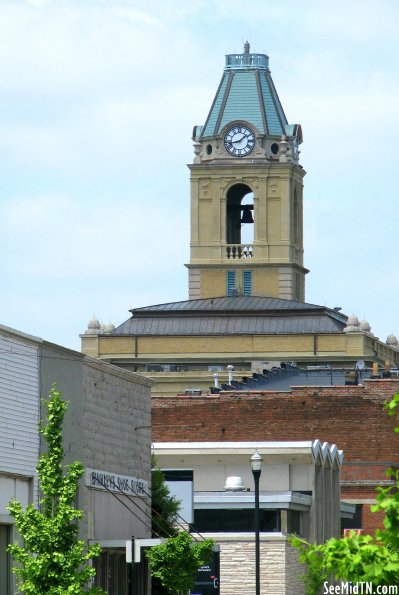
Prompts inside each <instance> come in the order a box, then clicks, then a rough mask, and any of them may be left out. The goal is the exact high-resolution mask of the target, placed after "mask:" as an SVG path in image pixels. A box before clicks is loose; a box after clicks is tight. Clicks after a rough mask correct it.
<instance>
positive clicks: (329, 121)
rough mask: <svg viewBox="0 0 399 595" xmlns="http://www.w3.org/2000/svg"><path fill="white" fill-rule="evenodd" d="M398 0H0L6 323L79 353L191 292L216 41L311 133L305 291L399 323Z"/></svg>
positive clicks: (217, 75)
mask: <svg viewBox="0 0 399 595" xmlns="http://www.w3.org/2000/svg"><path fill="white" fill-rule="evenodd" d="M398 27H399V3H398V2H397V0H375V1H374V0H351V1H348V0H345V1H343V0H336V1H335V2H333V3H332V2H324V1H323V0H307V1H306V2H301V3H299V2H298V1H297V0H285V1H284V2H276V0H251V2H248V1H247V0H235V1H234V2H232V1H231V0H201V1H199V0H190V2H188V1H187V2H186V1H183V0H151V2H148V1H147V2H143V1H139V0H84V1H83V0H0V254H1V256H2V258H1V280H0V287H1V291H0V313H1V317H0V324H3V325H5V326H9V327H11V328H14V329H17V330H19V331H22V332H25V333H29V334H32V335H35V336H39V337H42V338H43V339H46V340H48V341H52V342H55V343H59V344H60V345H63V346H65V347H70V348H72V349H77V350H80V338H79V334H80V333H82V332H84V330H85V329H86V328H87V323H88V321H89V320H90V319H91V318H92V316H93V315H95V316H96V317H97V318H98V319H99V320H100V321H101V322H103V323H109V322H112V323H114V324H115V325H118V324H121V323H122V322H123V321H124V320H126V319H127V318H129V316H130V313H129V309H130V308H134V307H140V306H146V305H150V304H159V303H164V302H172V301H179V300H184V299H187V298H188V283H187V269H186V267H185V266H184V264H185V263H188V261H189V207H190V194H189V170H188V168H187V164H189V163H191V162H192V160H193V155H194V153H193V147H192V140H191V134H192V129H193V126H194V125H202V124H204V123H205V120H206V117H207V115H208V112H209V109H210V107H211V104H212V100H213V97H214V95H215V93H216V90H217V87H218V84H219V81H220V79H221V76H222V73H223V68H224V56H225V54H227V53H234V52H239V53H241V52H242V51H243V44H244V42H245V41H246V40H248V41H249V42H250V44H251V52H255V53H266V54H268V56H269V57H270V69H271V72H272V78H273V80H274V83H275V86H276V88H277V91H278V93H279V96H280V99H281V102H282V104H283V107H284V110H285V113H286V115H287V118H288V121H289V123H291V124H295V123H299V124H301V126H302V129H303V135H304V142H303V144H302V145H301V164H302V165H303V167H304V169H305V170H306V172H307V175H306V177H305V180H304V183H305V188H304V244H305V256H304V262H305V266H306V267H307V268H308V269H310V273H309V274H308V275H307V280H306V283H307V285H306V301H307V302H309V303H316V304H321V305H326V306H329V307H335V306H340V307H342V309H343V312H345V313H346V314H347V315H351V314H356V315H357V316H358V318H359V320H361V319H364V318H365V319H366V320H368V322H369V323H370V325H371V328H372V332H374V334H375V335H376V336H378V337H379V338H380V339H382V340H384V341H385V340H386V337H387V335H388V334H390V333H391V332H393V333H395V334H397V335H399V316H398V315H397V299H398V294H399V274H398V272H397V266H398V259H397V253H398V248H397V242H398V236H397V233H398V222H399V201H398V183H397V177H398V169H399V168H398V160H399V159H398V150H399V141H398V139H399V113H398V109H399V70H398V56H399V36H398V34H397V31H398Z"/></svg>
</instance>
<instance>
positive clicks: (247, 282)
mask: <svg viewBox="0 0 399 595" xmlns="http://www.w3.org/2000/svg"><path fill="white" fill-rule="evenodd" d="M242 287H243V290H244V295H252V271H243V272H242Z"/></svg>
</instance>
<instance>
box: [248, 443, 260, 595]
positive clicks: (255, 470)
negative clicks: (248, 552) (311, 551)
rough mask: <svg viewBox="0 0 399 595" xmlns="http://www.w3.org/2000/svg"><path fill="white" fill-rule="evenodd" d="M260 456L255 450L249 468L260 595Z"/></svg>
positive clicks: (256, 584) (256, 581) (256, 583)
mask: <svg viewBox="0 0 399 595" xmlns="http://www.w3.org/2000/svg"><path fill="white" fill-rule="evenodd" d="M262 461H263V459H262V457H261V456H260V454H259V453H258V451H257V450H255V452H254V454H253V455H252V457H251V469H252V475H253V476H254V482H255V517H254V520H255V593H256V595H260V547H259V478H260V474H261V472H262Z"/></svg>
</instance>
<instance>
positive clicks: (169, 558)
mask: <svg viewBox="0 0 399 595" xmlns="http://www.w3.org/2000/svg"><path fill="white" fill-rule="evenodd" d="M212 549H213V541H212V539H206V540H204V541H201V542H193V540H192V538H191V536H190V535H189V534H188V533H187V532H186V531H181V532H180V533H178V535H176V537H171V538H170V539H167V540H166V541H165V543H162V544H161V545H156V546H154V547H152V548H149V549H148V550H147V552H146V555H147V558H148V560H149V562H150V570H151V574H152V575H153V576H155V577H157V578H158V579H159V580H160V582H161V584H162V585H163V586H164V587H166V589H168V590H169V591H170V592H171V593H187V592H188V591H189V589H192V587H193V586H194V580H195V574H196V572H197V569H198V568H199V567H200V566H203V565H204V564H208V563H209V562H210V560H211V557H212Z"/></svg>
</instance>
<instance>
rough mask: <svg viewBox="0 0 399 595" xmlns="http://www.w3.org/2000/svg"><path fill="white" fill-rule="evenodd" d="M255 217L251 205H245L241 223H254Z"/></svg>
mask: <svg viewBox="0 0 399 595" xmlns="http://www.w3.org/2000/svg"><path fill="white" fill-rule="evenodd" d="M253 222H254V219H253V217H252V212H251V207H246V206H244V207H243V211H242V217H241V223H253Z"/></svg>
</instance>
